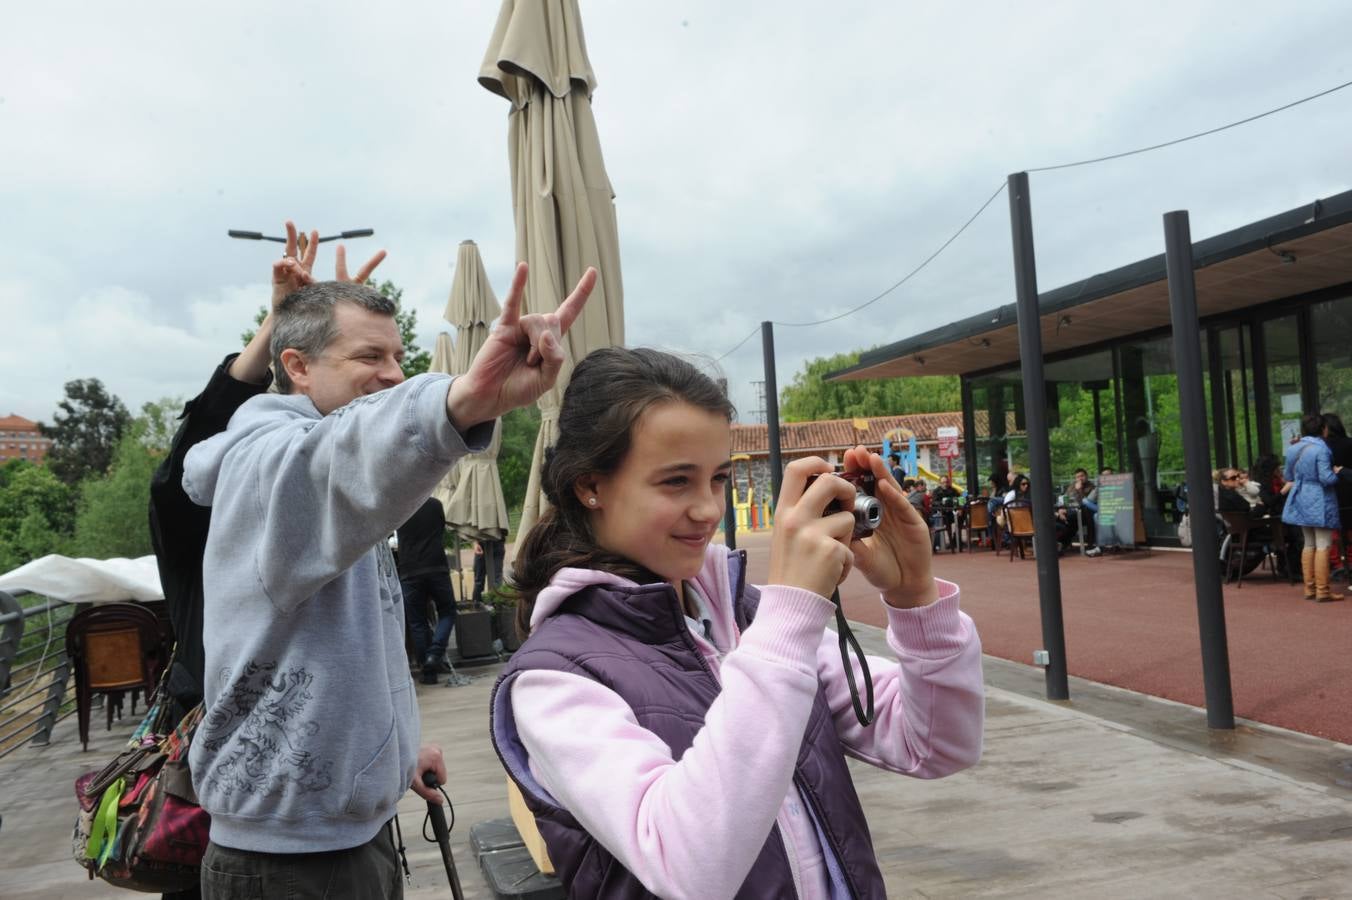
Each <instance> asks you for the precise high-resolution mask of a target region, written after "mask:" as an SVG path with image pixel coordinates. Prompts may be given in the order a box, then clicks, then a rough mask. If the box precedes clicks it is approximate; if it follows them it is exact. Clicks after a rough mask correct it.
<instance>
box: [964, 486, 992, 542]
mask: <svg viewBox="0 0 1352 900" xmlns="http://www.w3.org/2000/svg"><path fill="white" fill-rule="evenodd" d="M965 519H966V521H964V522H963V530H964V531H966V532H967V549H968V551H970V552H973V553H975V552H976V541H978V540H986V539H987V537H988V534H987V532H988V531H989V529H990V523H991V514H990V510H989V509H987V508H986V501H985V500H983V499H980V498H978V499H976V500H971V501H969V502H968V504H967V515H966V517H965ZM994 546H995V545H994V543H993V542H992V544H991V547H992V549H994Z"/></svg>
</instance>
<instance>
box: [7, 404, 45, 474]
mask: <svg viewBox="0 0 1352 900" xmlns="http://www.w3.org/2000/svg"><path fill="white" fill-rule="evenodd" d="M51 446H52V439H51V438H49V437H44V436H43V434H42V432H41V431H39V430H38V423H37V422H33V421H30V420H28V419H25V418H24V417H23V416H16V415H14V414H13V413H11V414H10V415H8V416H0V464H3V463H7V462H9V461H10V460H11V459H26V460H28V461H29V462H35V463H38V464H41V463H42V461H43V460H45V459H46V458H47V451H48V450H50V449H51Z"/></svg>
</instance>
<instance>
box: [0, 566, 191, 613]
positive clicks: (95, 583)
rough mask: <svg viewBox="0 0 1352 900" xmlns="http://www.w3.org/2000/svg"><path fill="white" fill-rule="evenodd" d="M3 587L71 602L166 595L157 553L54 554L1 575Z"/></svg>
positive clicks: (162, 597)
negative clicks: (86, 556)
mask: <svg viewBox="0 0 1352 900" xmlns="http://www.w3.org/2000/svg"><path fill="white" fill-rule="evenodd" d="M0 591H29V592H30V593H33V594H41V595H43V596H44V597H50V598H51V599H53V600H64V601H65V602H67V603H117V602H122V601H127V600H139V601H141V602H142V603H144V602H146V601H149V600H163V599H164V592H163V591H162V590H160V570H159V569H158V568H157V567H156V565H155V557H153V556H142V557H140V558H138V559H71V558H70V557H69V556H57V555H56V554H51V555H49V556H44V557H41V558H40V559H35V560H33V561H32V562H29V563H25V564H24V565H22V566H19V568H17V569H15V570H14V571H12V572H7V573H5V574H4V575H0Z"/></svg>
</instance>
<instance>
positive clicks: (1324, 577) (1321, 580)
mask: <svg viewBox="0 0 1352 900" xmlns="http://www.w3.org/2000/svg"><path fill="white" fill-rule="evenodd" d="M1341 599H1343V598H1342V597H1341V596H1338V597H1335V596H1333V595H1332V594H1331V593H1329V548H1328V547H1325V548H1323V549H1322V550H1315V551H1314V602H1315V603H1328V602H1329V601H1330V600H1341Z"/></svg>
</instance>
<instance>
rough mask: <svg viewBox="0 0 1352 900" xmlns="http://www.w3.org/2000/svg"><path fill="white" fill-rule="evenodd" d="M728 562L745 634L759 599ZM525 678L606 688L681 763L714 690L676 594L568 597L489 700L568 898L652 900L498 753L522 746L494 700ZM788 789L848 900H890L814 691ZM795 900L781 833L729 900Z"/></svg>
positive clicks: (741, 564) (827, 715)
mask: <svg viewBox="0 0 1352 900" xmlns="http://www.w3.org/2000/svg"><path fill="white" fill-rule="evenodd" d="M728 562H729V568H730V571H729V577H730V580H731V584H732V585H734V586H735V587H734V597H735V600H734V602H733V613H734V616H735V618H736V621H737V626H738V627H739V628H740V629H742V630H743V631H745V630H746V629H747V628H748V627H749V626H750V624H751V622H752V621H753V620H754V618H755V614H756V607H757V604H758V602H759V599H760V592H759V591H758V590H757V589H756V588H755V587H754V586H751V585H747V584H745V570H746V556H745V554H744V553H734V554H731V555H730V556H729V560H728ZM530 669H554V670H558V671H564V672H573V673H576V674H582V675H586V676H587V677H590V678H593V679H595V680H597V681H599V682H600V683H602V684H604V685H605V686H606V687H608V688H609V689H610V690H612V691H615V692H616V693H617V694H619V695H620V696H621V697H623V698H624V700H625V701H626V702H627V703H628V704H629V706H630V707H631V708H632V709H633V711H634V716H635V718H636V719H637V721H638V724H639V725H640V726H641V727H643V728H646V729H648V730H649V731H651V732H653V734H655V735H657V737H659V738H660V739H661V740H662V741H663V742H664V743H665V744H666V745H667V746H668V747H670V748H671V751H672V754H673V756H674V757H676V758H678V759H679V758H680V757H681V756H682V755H683V754H684V753H685V752H686V751H687V750H688V749H689V748H690V746H691V745H692V743H693V742H694V739H695V736H696V735H697V734H698V733H699V731H700V729H701V728H702V727H703V724H704V718H705V715H706V714H707V713H708V711H709V707H710V706H711V705H712V704H713V702H714V700H716V699H717V698H718V695H719V693H720V691H721V686H720V684H719V682H718V679H717V678H715V677H714V676H713V675H712V673H710V672H709V671H708V664H707V663H706V662H705V661H704V659H703V657H702V656H701V654H700V652H699V650H698V648H697V647H696V646H695V643H694V641H693V639H692V638H691V637H690V633H689V629H688V628H687V626H686V623H685V617H684V615H683V614H682V611H681V605H680V601H679V599H678V598H677V596H676V592H675V591H674V590H673V589H672V588H671V586H670V585H645V586H639V587H633V588H623V587H603V586H595V587H590V588H587V589H586V590H583V591H580V592H579V593H577V594H575V595H573V596H572V597H571V598H569V599H568V600H567V601H565V604H564V606H563V607H561V610H560V613H559V614H557V615H555V616H554V617H553V618H551V619H550V620H549V627H547V628H541V629H540V630H538V631H536V632H534V633H533V634H532V635H531V639H530V640H529V641H528V642H527V643H526V644H525V645H524V646H523V647H522V649H521V650H519V651H518V652H517V653H516V654H514V655H513V656H512V659H511V661H510V662H508V664H507V667H506V668H505V669H504V670H503V672H502V675H501V677H500V678H499V681H498V684H497V686H496V687H495V688H494V692H493V699H492V701H491V708H492V710H493V713H492V715H493V720H494V724H493V728H492V737H493V743H494V747H495V749H497V751H498V755H499V757H500V758H502V759H503V765H504V767H506V768H507V769H508V774H509V775H511V777H512V779H513V780H514V781H516V783H517V785H518V786H519V787H521V789H522V795H523V797H524V798H525V801H526V806H527V807H528V808H529V809H530V811H531V812H532V813H533V814H534V816H535V821H536V824H537V825H538V826H539V829H540V835H541V836H542V837H543V838H544V840H545V844H546V846H547V847H548V849H549V856H550V859H551V860H552V861H553V863H554V865H555V866H557V867H558V870H559V877H560V878H561V879H562V880H563V882H564V884H565V885H567V886H568V892H569V896H571V897H606V898H637V897H651V896H652V894H651V893H649V892H648V890H647V889H646V888H645V887H644V886H643V884H642V882H640V881H639V880H638V879H637V878H635V877H634V875H633V874H632V873H630V872H629V870H628V869H626V868H624V866H622V865H621V864H620V863H619V862H618V861H617V860H616V859H615V858H614V857H613V856H612V855H611V854H610V853H609V852H608V851H607V850H606V849H605V848H604V847H603V846H602V845H601V844H600V843H599V842H598V841H597V840H596V839H595V838H593V837H592V836H591V835H590V834H589V833H588V832H587V830H586V829H585V828H584V827H583V826H582V825H581V824H580V823H579V822H578V821H577V819H576V818H574V817H573V815H572V814H571V813H569V812H568V811H567V810H565V809H562V808H560V807H558V806H556V805H554V804H553V803H550V802H549V801H548V800H547V799H545V798H543V797H541V796H539V795H538V794H537V793H536V791H535V787H534V786H533V785H532V782H533V781H534V779H533V778H531V777H530V775H529V773H528V772H524V771H517V770H516V769H515V768H514V767H513V766H512V765H510V764H509V763H508V762H507V760H508V758H509V756H510V757H511V758H516V757H518V756H521V755H523V754H520V753H517V752H516V751H512V752H511V753H505V752H504V751H505V748H504V747H503V746H502V741H511V740H516V741H518V742H519V741H520V738H518V737H515V734H514V729H513V727H510V726H509V725H508V723H509V720H510V712H509V709H510V702H509V701H508V696H509V695H510V691H506V692H502V691H501V690H500V689H501V688H502V686H503V685H504V684H507V685H510V684H511V681H512V677H513V675H514V674H515V673H516V672H518V671H525V670H530ZM500 693H501V694H503V696H499V694H500ZM504 726H507V727H504ZM794 783H795V784H796V785H797V786H798V787H799V788H800V789H801V790H802V792H803V794H804V795H805V797H806V798H808V800H809V802H810V804H811V808H812V812H813V813H814V815H815V816H816V817H817V818H818V820H819V821H820V824H821V833H822V834H823V835H824V837H825V840H826V841H827V843H828V845H829V846H826V847H823V851H824V852H825V853H827V854H828V855H831V854H834V856H835V859H836V860H838V861H839V864H840V867H841V870H842V875H843V877H844V879H845V881H846V883H847V884H848V888H849V893H850V896H851V897H854V898H875V897H876V898H881V897H885V896H886V889H885V887H884V884H883V878H882V873H881V872H880V871H879V869H878V863H877V861H876V859H875V858H874V855H873V843H872V839H871V838H870V835H869V830H868V823H867V821H866V819H865V816H864V810H863V807H862V806H861V804H860V802H859V797H858V795H857V794H856V793H855V789H854V783H853V781H852V780H851V778H850V770H849V767H848V765H847V764H846V761H845V751H844V748H843V746H842V744H841V742H840V738H839V737H838V736H837V734H836V729H835V726H834V724H833V723H832V719H831V711H830V708H829V707H828V706H827V703H826V699H825V697H824V695H823V694H822V692H821V690H820V689H819V690H818V692H817V697H816V699H815V700H814V702H813V707H812V713H811V716H810V718H809V720H808V724H807V728H806V730H805V736H804V739H803V745H802V749H801V751H800V753H799V756H798V763H797V765H796V766H795V768H794ZM795 895H796V891H795V888H794V880H793V874H792V871H791V867H790V864H789V858H788V852H787V850H786V849H785V847H784V840H783V838H782V837H781V836H780V833H779V828H778V826H776V827H775V828H773V829H772V830H771V832H770V836H769V837H768V838H767V839H766V841H765V845H764V847H763V848H762V850H761V853H760V855H759V856H758V857H757V858H756V861H755V862H754V863H753V864H752V866H751V871H750V872H749V873H748V874H747V877H746V880H745V881H744V882H743V883H742V887H741V889H740V890H739V891H738V892H737V894H736V897H737V898H738V900H756V898H765V900H770V898H775V900H778V898H783V897H793V896H795Z"/></svg>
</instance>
